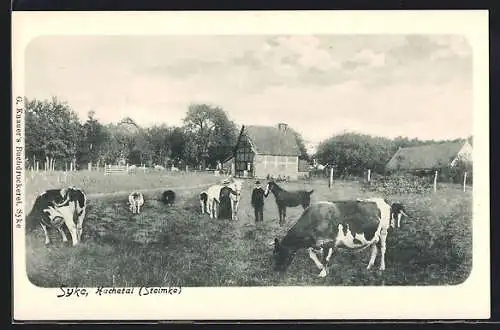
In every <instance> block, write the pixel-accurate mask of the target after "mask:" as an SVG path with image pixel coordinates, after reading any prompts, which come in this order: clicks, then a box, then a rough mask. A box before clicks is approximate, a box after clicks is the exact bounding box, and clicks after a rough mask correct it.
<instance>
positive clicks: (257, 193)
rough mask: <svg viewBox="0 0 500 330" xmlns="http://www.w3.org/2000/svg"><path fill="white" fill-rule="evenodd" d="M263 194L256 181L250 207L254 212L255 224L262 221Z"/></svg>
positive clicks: (258, 182)
mask: <svg viewBox="0 0 500 330" xmlns="http://www.w3.org/2000/svg"><path fill="white" fill-rule="evenodd" d="M264 193H265V192H264V189H262V187H261V186H260V181H256V182H255V188H254V189H253V191H252V207H253V209H254V212H255V222H256V223H257V222H263V221H264Z"/></svg>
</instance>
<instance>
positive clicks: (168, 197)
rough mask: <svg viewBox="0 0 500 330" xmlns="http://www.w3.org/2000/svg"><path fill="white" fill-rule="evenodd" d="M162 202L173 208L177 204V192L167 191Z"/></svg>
mask: <svg viewBox="0 0 500 330" xmlns="http://www.w3.org/2000/svg"><path fill="white" fill-rule="evenodd" d="M162 201H163V203H164V204H165V205H168V206H172V205H174V202H175V192H174V191H172V190H165V191H164V192H163V194H162Z"/></svg>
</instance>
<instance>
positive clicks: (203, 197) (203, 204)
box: [200, 191, 210, 214]
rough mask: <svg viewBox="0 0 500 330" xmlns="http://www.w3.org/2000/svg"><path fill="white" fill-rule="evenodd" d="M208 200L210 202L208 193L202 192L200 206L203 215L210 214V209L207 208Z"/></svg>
mask: <svg viewBox="0 0 500 330" xmlns="http://www.w3.org/2000/svg"><path fill="white" fill-rule="evenodd" d="M207 200H208V193H207V192H206V191H202V192H201V193H200V205H201V214H205V213H208V214H210V213H209V212H208V208H207Z"/></svg>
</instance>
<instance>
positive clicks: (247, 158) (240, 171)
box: [234, 123, 300, 180]
mask: <svg viewBox="0 0 500 330" xmlns="http://www.w3.org/2000/svg"><path fill="white" fill-rule="evenodd" d="M287 128H288V125H287V124H284V123H280V124H278V126H277V127H272V126H245V128H244V130H243V132H242V134H241V136H240V139H239V141H238V145H237V146H236V153H235V154H236V156H235V161H234V168H235V174H236V176H246V177H255V178H261V179H264V178H266V177H267V176H268V175H269V176H273V177H275V178H276V177H278V176H282V177H290V179H292V180H296V179H297V178H298V176H299V155H300V151H299V146H298V145H297V140H296V137H295V134H294V133H293V132H291V131H289V130H288V129H287Z"/></svg>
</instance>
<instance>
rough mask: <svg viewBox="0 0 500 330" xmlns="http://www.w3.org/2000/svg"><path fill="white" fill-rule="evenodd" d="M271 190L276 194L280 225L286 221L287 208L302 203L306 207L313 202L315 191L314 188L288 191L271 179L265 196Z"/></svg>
mask: <svg viewBox="0 0 500 330" xmlns="http://www.w3.org/2000/svg"><path fill="white" fill-rule="evenodd" d="M270 191H271V192H272V193H273V194H274V198H275V199H276V205H277V206H278V213H279V224H280V226H283V224H284V223H285V221H286V208H287V207H296V206H299V205H302V207H303V208H304V209H306V208H307V207H308V206H309V204H311V194H312V193H313V192H314V190H311V191H306V190H296V191H286V190H285V189H283V188H281V187H280V186H278V184H277V183H276V182H274V181H269V182H268V183H267V185H266V189H265V192H264V196H265V197H267V196H268V195H269V192H270Z"/></svg>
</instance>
